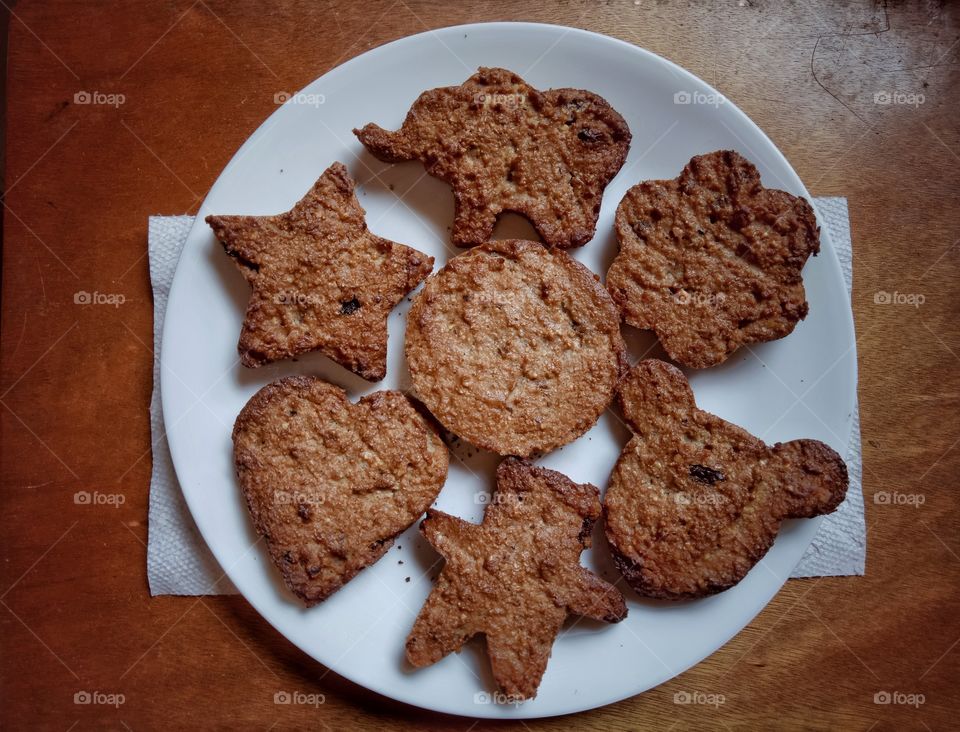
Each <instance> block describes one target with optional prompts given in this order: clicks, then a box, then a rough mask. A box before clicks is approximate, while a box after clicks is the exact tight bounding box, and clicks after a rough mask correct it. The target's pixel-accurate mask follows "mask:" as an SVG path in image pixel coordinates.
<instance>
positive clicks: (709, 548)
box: [604, 359, 847, 600]
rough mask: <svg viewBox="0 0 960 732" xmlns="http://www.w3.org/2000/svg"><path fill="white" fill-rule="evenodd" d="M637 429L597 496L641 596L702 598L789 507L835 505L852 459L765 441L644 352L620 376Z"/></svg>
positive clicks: (744, 566) (732, 580) (745, 560)
mask: <svg viewBox="0 0 960 732" xmlns="http://www.w3.org/2000/svg"><path fill="white" fill-rule="evenodd" d="M620 402H621V406H622V409H623V414H624V417H625V419H626V420H627V422H628V424H629V425H630V427H631V429H632V430H633V431H634V433H635V434H634V436H633V438H632V439H631V440H630V442H629V443H627V445H626V447H625V448H624V449H623V452H622V453H621V454H620V459H619V460H618V461H617V464H616V466H615V467H614V469H613V473H612V475H611V476H610V486H609V488H608V489H607V493H606V496H605V497H604V508H605V510H606V535H607V539H608V540H609V542H610V545H611V548H612V551H613V556H614V562H615V564H616V565H617V568H618V569H619V570H620V572H621V574H622V575H623V577H624V578H625V579H626V580H627V582H628V584H630V586H631V587H633V589H635V590H636V591H637V592H638V593H640V594H641V595H646V596H648V597H658V598H663V599H670V600H677V599H685V598H695V597H703V596H705V595H709V594H712V593H715V592H720V591H721V590H725V589H727V588H729V587H731V586H733V585H735V584H736V583H737V582H739V581H740V580H741V579H743V577H744V576H745V575H746V574H747V572H748V571H750V569H751V568H752V567H753V566H754V565H755V564H756V563H757V562H758V561H759V560H760V559H761V558H762V557H763V555H764V554H766V552H767V550H768V549H769V548H770V547H771V546H772V545H773V541H774V539H775V538H776V536H777V532H778V531H779V529H780V524H781V522H782V521H783V520H784V519H788V518H810V517H813V516H820V515H823V514H826V513H830V512H832V511H833V510H834V509H836V507H837V506H838V505H840V503H841V501H843V498H844V496H845V495H846V490H847V468H846V465H845V464H844V462H843V460H842V459H841V458H840V456H839V455H837V453H836V452H834V451H833V450H832V449H830V447H828V446H827V445H825V444H823V443H822V442H818V441H817V440H794V441H792V442H787V443H778V444H776V445H774V446H773V447H768V446H767V445H765V444H764V443H763V442H762V441H761V440H758V439H757V438H756V437H754V436H753V435H751V434H749V433H748V432H746V431H745V430H743V429H741V428H740V427H737V426H735V425H732V424H730V423H729V422H725V421H723V420H722V419H720V418H719V417H716V416H714V415H712V414H709V413H707V412H704V411H701V410H699V409H697V408H696V404H695V402H694V399H693V392H692V391H691V390H690V386H689V384H688V383H687V380H686V378H685V377H684V375H683V373H681V371H680V370H679V369H677V368H676V367H674V366H671V365H669V364H667V363H664V362H663V361H657V360H654V359H648V360H646V361H641V362H640V363H639V364H637V366H635V367H634V368H633V370H632V371H631V372H630V374H629V375H628V376H627V377H626V378H625V379H624V380H623V383H622V384H621V387H620Z"/></svg>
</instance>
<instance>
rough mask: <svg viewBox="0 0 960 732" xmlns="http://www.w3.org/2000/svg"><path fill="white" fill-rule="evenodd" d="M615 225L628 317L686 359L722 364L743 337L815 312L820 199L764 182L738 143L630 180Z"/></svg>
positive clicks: (613, 282) (617, 276) (616, 263)
mask: <svg viewBox="0 0 960 732" xmlns="http://www.w3.org/2000/svg"><path fill="white" fill-rule="evenodd" d="M616 230H617V238H618V240H619V242H620V253H619V254H618V255H617V257H616V259H614V260H613V264H612V265H611V266H610V271H609V272H607V288H608V289H609V290H610V294H611V295H612V296H613V299H614V300H615V301H616V302H617V305H618V306H619V307H620V309H621V311H622V312H623V317H624V320H626V322H627V323H629V324H630V325H633V326H636V327H637V328H644V329H647V330H653V331H656V334H657V336H658V337H659V338H660V342H661V343H662V344H663V347H664V349H665V350H666V352H667V353H668V354H669V355H670V358H672V359H673V360H674V361H677V362H678V363H681V364H683V365H684V366H689V367H691V368H705V367H707V366H715V365H716V364H718V363H722V362H723V361H725V360H726V359H727V357H728V356H729V355H730V354H731V353H733V352H734V351H735V350H737V348H739V347H740V346H742V345H743V344H745V343H755V342H758V341H772V340H776V339H777V338H783V337H784V336H785V335H788V334H789V333H790V332H791V331H793V329H794V327H795V326H796V324H797V322H798V321H800V320H802V319H803V318H804V317H806V315H807V302H806V299H805V295H804V291H803V279H802V278H801V276H800V270H802V269H803V265H804V264H805V263H806V261H807V258H808V257H809V256H810V255H811V254H816V253H817V252H818V251H819V249H820V233H819V232H820V230H819V228H818V227H817V219H816V216H815V215H814V213H813V209H812V208H811V207H810V204H809V203H807V201H806V200H804V199H803V198H797V197H796V196H792V195H790V194H789V193H785V192H784V191H778V190H773V189H768V188H764V187H763V186H762V185H761V184H760V174H759V173H758V172H757V169H756V168H755V167H754V166H753V165H752V164H751V163H750V162H749V161H748V160H746V159H745V158H743V157H742V156H740V155H739V154H737V153H735V152H733V151H731V150H722V151H718V152H712V153H709V154H708V155H699V156H697V157H695V158H693V159H692V160H691V161H690V162H689V163H688V164H687V166H686V167H685V168H684V169H683V172H681V173H680V175H679V176H678V177H677V178H674V179H673V180H654V181H646V182H643V183H640V184H639V185H636V186H634V187H633V188H631V189H630V190H629V191H627V195H626V196H625V197H624V199H623V201H621V202H620V206H619V207H618V208H617V216H616Z"/></svg>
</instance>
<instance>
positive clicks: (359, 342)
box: [206, 163, 433, 381]
mask: <svg viewBox="0 0 960 732" xmlns="http://www.w3.org/2000/svg"><path fill="white" fill-rule="evenodd" d="M354 186H355V184H354V181H353V179H352V178H351V177H350V175H349V173H347V169H346V168H345V167H344V166H343V165H342V164H341V163H334V164H333V165H331V166H330V167H329V168H327V170H326V171H324V173H323V175H321V176H320V179H319V180H318V181H317V182H316V183H315V184H314V186H313V188H311V189H310V192H309V193H307V195H306V196H304V197H303V199H302V200H300V202H299V203H297V205H295V206H294V207H293V208H292V209H291V210H290V211H288V212H287V213H283V214H279V215H276V216H207V218H206V221H207V223H208V224H209V225H210V226H211V227H212V228H213V231H214V233H215V234H216V236H217V239H219V240H220V242H221V243H222V244H223V248H224V250H226V252H227V254H229V255H230V256H231V257H233V259H234V261H236V263H237V265H238V266H239V267H240V271H241V272H242V273H243V276H244V277H245V278H246V280H247V282H249V283H250V286H251V288H252V290H253V291H252V293H251V295H250V302H249V304H248V305H247V311H246V315H245V317H244V321H243V329H242V330H241V332H240V343H239V345H238V346H237V350H238V351H239V352H240V360H241V362H242V363H243V365H244V366H248V367H251V368H253V367H257V366H262V365H264V364H266V363H271V362H273V361H277V360H280V359H283V358H289V357H291V356H296V355H298V354H302V353H307V352H309V351H320V352H321V353H323V354H325V355H326V356H328V357H329V358H331V359H333V360H334V361H336V362H337V363H339V364H340V365H341V366H344V367H345V368H348V369H350V371H352V372H354V373H355V374H357V375H359V376H362V377H363V378H364V379H367V380H369V381H379V380H380V379H382V378H383V377H384V376H385V375H386V372H387V316H388V315H389V314H390V311H391V310H392V309H393V307H394V306H395V305H396V304H397V303H398V302H400V300H402V299H403V297H404V296H405V295H406V294H407V293H408V292H410V291H411V290H412V289H414V288H415V287H416V286H417V285H418V284H420V282H422V281H423V280H424V279H425V278H426V276H427V275H428V274H430V271H431V270H432V269H433V257H429V256H427V255H426V254H424V253H423V252H418V251H417V250H416V249H412V248H411V247H408V246H404V245H403V244H398V243H396V242H392V241H390V240H388V239H383V238H381V237H379V236H376V235H375V234H372V233H370V231H369V230H368V229H367V224H366V221H365V220H364V210H363V208H361V206H360V203H359V202H358V201H357V197H356V196H355V195H354Z"/></svg>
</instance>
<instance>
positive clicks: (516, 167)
mask: <svg viewBox="0 0 960 732" xmlns="http://www.w3.org/2000/svg"><path fill="white" fill-rule="evenodd" d="M354 133H355V134H356V135H357V137H358V138H360V142H362V143H363V144H364V146H366V148H367V149H368V150H369V151H370V152H371V153H372V154H373V155H374V156H376V157H377V158H379V159H381V160H384V161H386V162H399V161H402V160H414V159H416V160H420V161H421V162H423V163H424V165H425V166H426V168H427V172H428V173H430V175H432V176H434V177H436V178H439V179H440V180H443V181H446V182H447V183H449V184H450V185H451V186H452V187H453V193H454V197H455V202H456V217H455V220H454V225H453V242H454V244H456V245H457V246H462V247H468V246H474V245H476V244H482V243H483V242H485V241H487V240H488V239H489V238H490V235H491V233H492V232H493V228H494V226H495V225H496V222H497V217H498V216H499V215H500V214H501V213H502V212H504V211H514V212H516V213H519V214H521V215H523V216H526V217H527V218H528V219H529V220H530V222H531V223H532V224H533V226H534V227H535V228H536V229H537V233H539V234H540V236H541V238H542V239H543V241H544V242H546V243H547V244H549V245H551V246H557V247H563V248H567V247H578V246H582V245H583V244H586V243H587V242H588V241H590V239H592V238H593V234H594V230H595V228H596V225H597V216H598V215H599V212H600V201H601V199H602V198H603V190H604V188H606V186H607V183H609V182H610V181H611V180H612V179H613V177H614V176H615V175H616V174H617V172H618V171H619V170H620V168H621V166H622V165H623V161H624V160H625V159H626V157H627V151H628V149H629V147H630V129H629V128H628V127H627V123H626V122H624V120H623V117H621V116H620V115H619V114H618V113H617V112H616V110H614V109H613V107H611V106H610V105H609V104H608V103H607V102H606V101H605V100H604V99H603V98H602V97H599V96H597V95H596V94H593V93H591V92H588V91H584V90H582V89H551V90H550V91H546V92H540V91H537V90H536V89H534V88H533V87H532V86H530V85H529V84H527V83H526V82H524V81H523V79H521V78H520V77H519V76H517V75H516V74H514V73H513V72H510V71H507V70H506V69H495V68H494V69H491V68H481V69H479V70H478V71H477V73H476V74H474V75H473V76H471V77H470V78H469V79H468V80H467V81H466V82H464V83H463V84H461V85H460V86H451V87H444V88H440V89H431V90H430V91H426V92H424V93H423V94H421V95H420V97H419V98H418V99H417V101H416V102H415V103H414V105H413V106H412V107H411V108H410V111H409V113H408V114H407V117H406V119H405V120H404V122H403V127H401V129H400V130H399V131H397V132H388V131H387V130H384V129H382V128H381V127H378V126H377V125H375V124H368V125H366V126H365V127H364V128H363V129H361V130H354Z"/></svg>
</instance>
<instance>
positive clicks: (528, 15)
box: [0, 0, 960, 729]
mask: <svg viewBox="0 0 960 732" xmlns="http://www.w3.org/2000/svg"><path fill="white" fill-rule="evenodd" d="M673 5H676V6H677V7H673ZM681 5H682V6H683V7H681ZM686 5H687V4H686V3H651V2H639V1H638V2H633V1H632V0H626V1H619V2H608V3H603V4H594V3H584V2H566V3H562V4H557V5H548V4H546V3H530V2H502V3H498V2H486V3H464V4H455V3H446V2H436V1H429V2H413V0H382V1H380V0H378V1H377V2H370V3H361V4H357V5H346V4H339V3H336V2H333V1H328V2H306V1H304V2H284V3H279V4H275V5H269V6H268V5H263V4H261V3H259V2H253V1H252V0H233V1H228V0H196V1H194V0H168V1H167V2H149V3H148V2H140V1H138V0H127V1H126V2H83V3H80V2H67V1H62V2H21V3H19V4H17V5H16V6H15V7H14V8H13V13H12V17H11V18H10V19H9V46H8V77H7V137H6V176H5V191H6V198H5V203H4V210H3V216H4V227H3V233H4V244H5V246H4V255H3V293H2V307H3V311H2V347H0V363H2V381H0V393H2V400H0V404H2V409H0V459H2V470H0V473H2V481H3V490H2V494H0V513H2V526H3V540H2V553H3V561H2V564H0V605H2V607H0V624H2V625H0V638H2V640H0V643H2V652H0V658H2V686H0V725H2V726H3V728H5V729H27V728H45V729H68V728H73V727H74V726H75V727H76V728H77V729H83V728H86V727H110V728H120V727H125V728H128V729H130V728H132V729H138V728H146V729H158V728H161V727H163V728H166V727H168V726H169V727H170V728H196V727H205V726H214V725H215V726H218V727H222V728H243V729H246V728H269V727H272V726H276V727H277V728H286V727H308V726H310V727H317V726H319V727H322V728H330V729H340V728H352V727H357V728H367V729H376V728H382V727H384V726H388V725H389V726H397V727H403V728H410V729H413V728H419V727H430V728H452V729H468V728H470V727H472V726H473V725H474V721H473V720H463V719H459V718H454V717H443V716H439V715H434V714H430V713H427V712H423V711H420V710H417V709H413V708H409V707H406V706H404V705H401V704H397V703H394V702H391V701H388V700H386V699H383V698H381V697H378V696H376V695H375V694H372V693H370V692H367V691H365V690H364V689H362V688H359V687H357V686H355V685H353V684H351V683H349V682H347V681H345V680H343V679H341V678H339V677H337V675H336V674H335V673H332V672H331V673H328V672H326V670H325V669H323V668H322V667H320V666H318V665H317V664H316V663H315V662H313V661H312V660H311V659H310V658H308V657H306V656H305V655H303V654H302V653H300V652H299V651H297V650H296V649H295V648H294V647H293V646H291V645H290V644H289V643H288V642H286V641H285V640H284V639H283V638H282V637H281V636H279V635H278V634H277V633H276V632H275V631H273V630H272V629H271V628H270V627H269V626H268V625H267V624H266V623H265V622H264V621H263V620H262V619H261V618H260V617H259V616H258V615H257V614H256V613H255V612H254V611H253V610H252V609H251V608H250V606H249V605H247V603H246V602H245V601H244V600H242V599H240V598H238V597H206V598H200V599H194V598H173V597H162V598H157V599H151V598H150V596H149V593H148V591H147V582H146V561H145V559H146V549H145V545H144V542H145V541H146V538H147V497H148V488H149V480H150V460H151V458H150V432H149V422H148V404H149V400H150V390H151V365H152V359H153V355H152V353H151V350H150V346H149V344H150V343H151V342H152V341H151V336H152V307H151V295H150V283H149V277H148V271H147V259H146V242H147V238H146V237H147V235H146V224H147V216H148V215H149V214H156V213H164V214H176V213H185V212H186V213H189V212H192V211H195V210H196V209H197V208H198V204H199V202H200V200H201V199H202V197H203V196H204V194H205V192H206V191H207V189H208V188H209V186H210V185H211V184H212V183H213V181H214V180H215V179H216V177H217V176H218V175H219V173H220V171H221V169H222V168H223V167H224V165H225V164H226V163H227V161H228V160H229V159H230V157H231V156H232V155H233V153H234V151H235V150H236V149H237V148H238V147H239V146H240V144H241V143H242V142H243V141H244V140H245V139H246V138H247V136H248V135H250V134H251V133H252V132H253V131H254V130H255V129H256V128H257V127H258V125H260V123H261V122H262V121H263V120H264V119H265V118H266V117H267V116H268V115H269V114H270V113H271V112H273V111H274V109H275V105H274V94H275V93H276V92H277V91H281V90H287V91H289V90H295V89H298V88H301V87H303V86H304V85H306V84H307V83H308V82H310V81H312V80H313V79H314V78H316V77H317V76H319V75H321V74H323V73H324V72H326V71H328V70H329V69H331V68H333V67H334V66H335V65H337V64H338V63H341V62H343V61H345V60H346V59H348V58H350V57H352V56H355V55H357V54H359V53H362V52H363V51H366V50H367V49H369V48H372V47H374V46H378V45H380V44H383V43H386V42H388V41H391V40H394V39H396V38H400V37H402V36H406V35H409V34H412V33H416V32H419V31H422V30H424V29H427V28H437V27H442V26H448V25H453V24H457V23H466V22H472V21H487V20H504V19H514V20H530V21H542V22H549V23H560V24H565V25H572V26H579V27H583V28H588V29H590V30H594V31H598V32H600V33H606V34H608V35H611V36H615V37H618V38H622V39H624V40H626V41H629V42H631V43H635V44H637V45H639V46H643V47H645V48H648V49H650V50H651V51H654V52H656V53H659V54H662V55H663V56H666V57H667V58H670V59H672V60H673V61H676V62H677V63H679V64H680V65H682V66H684V67H686V68H688V69H689V70H690V71H692V72H693V73H695V74H697V75H699V76H701V77H702V78H704V79H706V80H707V81H709V82H711V83H712V84H715V85H716V86H717V87H718V88H719V89H720V90H721V91H722V92H723V93H724V94H725V95H727V96H728V97H730V98H731V99H732V100H734V101H735V102H736V103H737V104H738V105H740V107H741V108H742V109H743V110H744V111H745V112H746V113H747V114H749V115H750V116H751V117H752V118H753V119H754V120H755V121H756V122H757V123H758V124H759V125H760V126H761V127H762V128H763V129H764V130H765V131H766V132H767V133H768V134H769V135H770V137H771V138H772V139H773V140H774V142H775V143H776V144H777V145H778V146H779V147H780V149H782V150H783V151H784V152H785V153H786V155H787V157H788V158H789V159H790V161H791V162H792V163H793V165H794V167H795V168H796V169H797V171H798V172H799V174H800V176H801V177H802V178H803V179H804V181H806V183H807V186H808V187H809V188H810V190H811V191H812V192H813V193H814V194H815V195H841V196H847V197H848V198H849V203H850V216H851V222H852V227H853V237H854V252H855V265H854V266H855V279H854V293H853V308H854V313H855V317H856V326H857V333H858V351H859V358H860V390H859V393H860V403H861V411H862V421H863V447H864V471H865V472H864V493H865V496H866V503H867V525H868V558H867V575H866V576H865V577H861V578H845V579H812V580H794V581H790V582H788V583H787V585H786V586H785V587H784V588H783V590H782V591H781V592H780V594H779V595H778V596H777V597H776V598H775V599H774V601H773V602H772V603H770V605H769V606H768V607H767V608H766V609H765V610H764V611H763V612H761V613H760V615H759V616H758V617H757V618H756V620H755V621H754V622H753V623H751V624H750V626H749V627H748V628H746V629H745V630H744V631H743V632H742V633H740V635H739V636H737V637H736V638H735V639H734V640H733V641H731V642H730V643H729V644H727V645H726V646H725V647H724V648H723V649H722V650H720V651H719V652H717V653H716V654H714V655H713V656H712V657H710V658H709V659H707V660H706V661H704V662H703V663H701V664H699V665H698V666H697V667H695V668H694V669H691V670H690V671H688V672H686V673H684V674H682V675H681V676H679V677H678V678H675V679H674V680H672V681H670V682H669V683H667V684H664V685H663V686H661V687H659V688H657V689H655V690H653V691H650V692H648V693H646V694H643V695H641V696H638V697H635V698H633V699H629V700H626V701H623V702H620V703H618V704H614V705H611V706H609V707H606V708H604V709H600V710H597V711H593V712H590V713H585V714H581V715H578V716H577V717H576V719H570V718H564V719H558V720H547V721H544V722H536V723H534V722H531V723H529V724H528V725H525V726H528V727H529V728H550V729H559V728H562V727H567V726H569V725H573V724H576V725H578V726H583V727H585V728H586V727H590V728H596V729H601V728H614V729H636V728H642V727H650V728H670V727H676V728H688V727H691V728H692V727H696V728H701V727H705V728H727V729H736V728H743V729H757V728H761V726H764V727H766V726H771V725H778V726H779V725H783V726H789V727H794V728H822V729H826V728H838V727H841V728H849V729H868V728H869V729H872V728H877V729H882V728H890V729H894V728H897V729H899V728H910V729H942V728H948V727H956V725H957V723H958V722H957V717H956V716H955V715H956V714H957V713H958V712H960V705H958V692H957V683H956V682H957V678H958V675H960V648H958V647H957V646H958V641H960V593H958V590H957V587H958V581H960V556H958V554H960V533H958V525H960V522H958V515H957V512H956V508H957V498H956V491H957V490H958V488H960V485H958V481H957V475H958V473H960V447H958V438H960V424H958V418H957V415H958V406H960V329H958V326H957V322H958V318H960V305H958V294H960V293H958V287H957V278H958V277H960V245H958V240H960V217H958V207H960V125H958V109H960V104H958V102H960V83H958V82H960V69H958V64H960V44H958V39H960V22H958V8H957V7H956V6H953V7H951V6H949V4H940V5H939V6H938V4H937V3H929V4H928V5H929V7H928V6H927V4H924V5H923V6H921V4H919V3H918V4H916V5H914V4H911V3H895V4H894V3H891V4H890V6H889V7H886V5H885V4H884V5H877V4H875V3H872V2H857V3H852V4H851V5H850V6H849V7H845V8H834V7H832V5H833V4H832V3H830V2H823V1H819V0H818V1H814V0H809V1H807V0H801V1H800V2H797V3H792V4H790V5H789V7H780V4H779V3H768V2H766V1H765V0H740V2H735V1H731V2H722V3H721V2H717V3H713V4H710V5H706V4H704V5H703V6H702V7H701V5H700V4H699V3H691V4H690V5H693V6H696V7H686ZM84 91H85V92H93V91H97V92H100V93H101V94H104V95H108V94H122V95H123V96H124V100H123V103H122V104H119V105H117V106H112V105H111V104H110V103H109V101H110V100H105V101H107V102H108V103H105V104H103V103H101V104H86V105H84V104H79V103H77V102H78V101H82V99H80V98H77V99H75V95H76V94H77V93H78V92H84ZM883 92H888V93H890V94H891V95H900V96H892V99H893V103H890V104H878V103H876V102H875V95H876V94H878V93H883ZM909 95H914V96H912V97H911V96H909ZM919 95H922V98H921V96H919ZM898 100H899V101H900V102H907V103H897V101H898ZM113 101H115V102H116V101H119V98H114V100H113ZM910 101H912V102H913V104H910ZM79 291H88V292H93V291H97V292H100V293H119V294H123V296H124V298H125V302H124V303H123V304H122V306H120V307H96V308H92V307H86V308H84V307H79V306H78V305H77V304H75V302H74V298H75V293H77V292H79ZM881 291H883V292H890V293H893V292H898V293H902V294H914V295H922V296H923V303H922V304H921V305H919V306H918V307H912V306H909V305H896V304H882V303H877V302H875V294H876V293H878V292H881ZM916 299H917V298H914V300H915V301H916ZM81 490H86V491H93V490H97V491H100V492H101V493H109V494H122V495H123V496H124V497H125V502H124V503H123V504H122V505H120V506H118V507H110V506H106V507H91V506H84V505H77V504H75V502H74V499H73V496H74V494H75V493H76V492H77V491H81ZM878 493H886V494H888V495H892V494H894V493H896V494H897V495H898V496H901V497H903V496H914V497H916V496H919V497H921V498H920V499H915V500H913V501H912V503H911V504H897V503H896V500H894V501H893V502H891V504H889V505H885V504H881V503H877V502H875V500H874V496H875V495H877V494H878ZM902 500H906V499H905V498H903V499H902ZM920 500H922V501H923V502H922V505H916V504H917V503H919V502H920ZM278 690H291V691H292V690H299V691H302V692H304V693H319V694H323V695H325V699H326V702H325V704H324V705H322V706H321V707H319V708H317V709H314V708H313V707H306V706H297V705H289V706H286V705H276V704H274V702H273V696H274V693H275V692H276V691H278ZM78 691H100V692H103V693H116V694H123V696H124V703H123V704H122V705H119V706H118V707H117V708H114V707H112V706H106V705H78V704H75V703H74V695H75V693H77V692H78ZM685 691H686V692H691V693H692V692H697V691H699V692H703V693H709V694H717V695H722V697H723V700H724V703H723V704H720V705H717V706H709V705H703V704H693V705H678V704H675V703H674V695H675V694H676V693H678V692H685ZM884 691H886V692H891V693H892V692H900V693H901V694H903V695H907V694H922V695H923V697H924V698H923V703H922V704H919V705H917V706H910V705H908V704H891V705H879V704H876V703H875V702H874V697H875V694H877V693H878V692H884ZM905 698H906V697H898V699H900V700H904V699H905ZM480 726H481V727H482V726H484V725H480ZM508 726H510V725H508ZM513 726H516V727H519V726H520V725H513Z"/></svg>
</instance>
